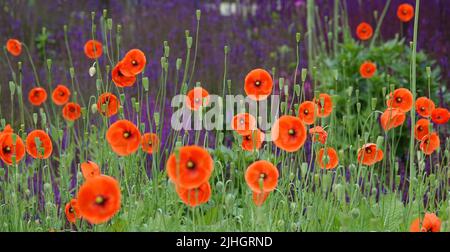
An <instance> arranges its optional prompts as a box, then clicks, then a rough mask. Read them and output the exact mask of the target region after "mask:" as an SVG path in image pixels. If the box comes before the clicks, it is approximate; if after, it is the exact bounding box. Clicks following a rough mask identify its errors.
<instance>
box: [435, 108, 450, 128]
mask: <svg viewBox="0 0 450 252" xmlns="http://www.w3.org/2000/svg"><path fill="white" fill-rule="evenodd" d="M449 118H450V113H449V112H448V110H447V109H445V108H436V109H434V110H433V111H432V112H431V120H432V121H433V122H434V123H435V124H446V123H447V122H448V119H449Z"/></svg>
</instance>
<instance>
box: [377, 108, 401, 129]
mask: <svg viewBox="0 0 450 252" xmlns="http://www.w3.org/2000/svg"><path fill="white" fill-rule="evenodd" d="M405 119H406V115H405V113H403V112H401V111H400V110H399V109H397V108H388V109H386V110H385V111H384V113H383V114H382V115H381V118H380V121H381V127H383V129H384V131H388V130H390V129H392V128H397V127H398V126H400V125H402V124H403V123H404V122H405Z"/></svg>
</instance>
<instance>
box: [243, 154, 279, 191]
mask: <svg viewBox="0 0 450 252" xmlns="http://www.w3.org/2000/svg"><path fill="white" fill-rule="evenodd" d="M278 176H279V173H278V169H277V167H275V165H273V164H272V163H271V162H269V161H266V160H259V161H256V162H254V163H253V164H251V165H249V166H248V168H247V171H245V181H246V182H247V185H248V187H250V189H251V190H252V191H253V192H256V193H263V192H271V191H273V190H275V188H276V187H277V184H278Z"/></svg>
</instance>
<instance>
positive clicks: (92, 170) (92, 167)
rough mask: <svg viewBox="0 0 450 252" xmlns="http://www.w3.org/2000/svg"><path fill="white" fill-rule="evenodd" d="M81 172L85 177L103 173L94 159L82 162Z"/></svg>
mask: <svg viewBox="0 0 450 252" xmlns="http://www.w3.org/2000/svg"><path fill="white" fill-rule="evenodd" d="M81 173H82V174H83V177H84V179H90V178H93V177H96V176H100V175H101V172H100V168H99V167H98V165H97V164H96V163H94V162H92V161H86V162H84V163H81Z"/></svg>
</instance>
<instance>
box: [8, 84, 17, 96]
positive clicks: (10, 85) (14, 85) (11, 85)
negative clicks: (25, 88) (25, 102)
mask: <svg viewBox="0 0 450 252" xmlns="http://www.w3.org/2000/svg"><path fill="white" fill-rule="evenodd" d="M9 92H10V93H11V97H13V96H14V94H15V93H16V84H15V83H14V81H10V82H9Z"/></svg>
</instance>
